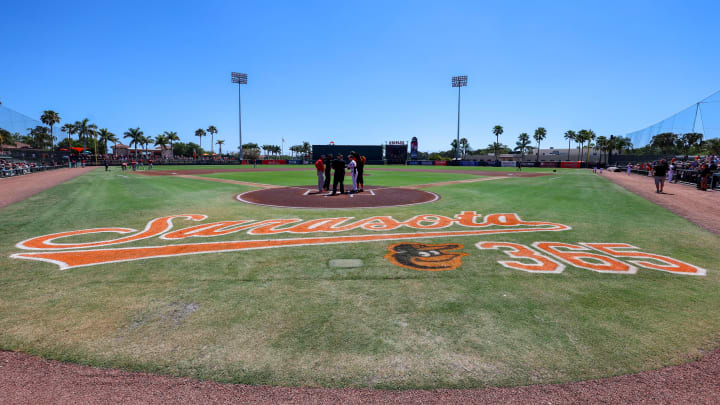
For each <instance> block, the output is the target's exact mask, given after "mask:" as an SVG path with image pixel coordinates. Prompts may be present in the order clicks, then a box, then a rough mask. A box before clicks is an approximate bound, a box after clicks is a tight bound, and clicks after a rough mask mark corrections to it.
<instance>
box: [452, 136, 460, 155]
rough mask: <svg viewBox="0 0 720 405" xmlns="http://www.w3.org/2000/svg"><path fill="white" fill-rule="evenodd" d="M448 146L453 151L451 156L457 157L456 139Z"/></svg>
mask: <svg viewBox="0 0 720 405" xmlns="http://www.w3.org/2000/svg"><path fill="white" fill-rule="evenodd" d="M450 146H452V148H453V151H454V153H453V156H457V155H458V141H457V139H453V140H452V142H450Z"/></svg>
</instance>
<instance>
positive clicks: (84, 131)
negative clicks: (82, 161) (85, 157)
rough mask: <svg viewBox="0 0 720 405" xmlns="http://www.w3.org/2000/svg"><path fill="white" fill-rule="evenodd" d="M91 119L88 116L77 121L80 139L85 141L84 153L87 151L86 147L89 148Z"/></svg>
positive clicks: (76, 125) (76, 126)
mask: <svg viewBox="0 0 720 405" xmlns="http://www.w3.org/2000/svg"><path fill="white" fill-rule="evenodd" d="M89 122H90V120H89V119H88V118H85V119H84V120H82V121H75V128H76V130H77V135H78V139H79V140H81V141H82V143H83V153H85V149H87V142H86V141H87V137H88V134H89V133H90V128H89V126H88V125H90V124H89Z"/></svg>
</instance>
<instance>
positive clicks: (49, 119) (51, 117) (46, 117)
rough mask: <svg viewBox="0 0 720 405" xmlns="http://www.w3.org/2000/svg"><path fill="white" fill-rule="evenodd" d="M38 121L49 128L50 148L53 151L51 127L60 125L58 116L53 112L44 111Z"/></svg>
mask: <svg viewBox="0 0 720 405" xmlns="http://www.w3.org/2000/svg"><path fill="white" fill-rule="evenodd" d="M40 121H42V122H43V124H45V125H47V126H49V127H50V147H51V149H52V150H53V151H54V150H55V137H54V136H53V125H55V124H59V123H60V115H58V113H56V112H55V111H53V110H45V111H43V114H42V115H41V116H40Z"/></svg>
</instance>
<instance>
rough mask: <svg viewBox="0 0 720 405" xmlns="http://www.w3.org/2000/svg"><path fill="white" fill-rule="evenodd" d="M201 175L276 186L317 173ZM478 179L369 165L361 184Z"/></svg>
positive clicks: (309, 180)
mask: <svg viewBox="0 0 720 405" xmlns="http://www.w3.org/2000/svg"><path fill="white" fill-rule="evenodd" d="M202 176H203V177H214V178H219V179H230V180H239V181H248V182H253V183H264V184H275V185H280V186H297V185H312V184H317V174H316V172H315V169H314V168H312V169H310V168H309V167H308V168H307V170H302V171H290V172H287V171H272V172H263V171H243V172H226V173H215V174H206V175H202ZM474 178H478V176H477V175H473V174H462V173H447V172H438V173H426V172H410V171H408V172H402V173H398V172H394V171H385V170H373V169H372V168H369V169H368V170H367V171H366V172H365V184H366V185H368V186H369V185H373V186H385V187H399V186H407V185H412V184H428V183H439V182H445V181H452V180H464V179H474ZM351 181H352V180H351V179H350V176H346V180H345V182H346V184H350V183H351Z"/></svg>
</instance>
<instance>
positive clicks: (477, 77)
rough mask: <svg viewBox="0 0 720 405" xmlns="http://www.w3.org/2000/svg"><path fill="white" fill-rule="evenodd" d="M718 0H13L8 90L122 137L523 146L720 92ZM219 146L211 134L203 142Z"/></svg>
mask: <svg viewBox="0 0 720 405" xmlns="http://www.w3.org/2000/svg"><path fill="white" fill-rule="evenodd" d="M719 11H720V3H718V2H711V1H675V2H666V1H617V2H615V1H595V2H590V1H577V0H576V1H495V2H480V1H471V2H450V1H446V2H438V1H435V2H423V1H379V2H373V1H357V2H355V1H347V2H339V1H328V2H314V1H313V2H304V3H303V2H283V1H275V2H263V1H258V2H240V1H232V2H231V1H228V2H216V1H196V2H183V1H173V2H160V1H122V2H75V1H68V2H54V1H53V2H42V1H38V2H20V1H14V2H6V3H5V4H3V6H2V13H3V18H2V19H0V21H2V22H0V37H1V38H2V40H1V41H0V43H2V45H0V51H1V52H0V55H2V62H1V63H0V101H2V102H3V105H5V106H7V107H9V108H12V109H14V110H16V111H19V112H22V113H24V114H27V115H30V116H32V117H39V115H40V114H41V113H42V111H43V110H45V109H54V110H55V111H57V112H58V113H59V114H60V116H61V117H62V118H63V122H64V121H75V120H79V119H82V118H85V117H87V118H90V120H91V121H94V122H95V123H97V124H98V125H99V126H100V127H107V128H109V129H110V130H111V131H113V132H115V133H116V134H118V135H121V134H122V133H123V132H124V131H126V130H127V128H129V127H137V126H139V127H140V128H141V129H142V130H143V131H144V132H145V134H146V135H151V136H154V135H156V134H158V133H162V132H163V131H167V130H174V131H177V132H178V133H179V135H180V137H181V138H182V140H183V141H186V142H187V141H194V142H197V138H196V137H194V136H193V134H194V131H195V129H197V128H207V126H208V125H215V126H216V127H217V128H218V129H219V131H220V132H219V134H218V135H216V139H224V140H225V141H226V144H225V145H226V146H225V148H224V150H236V147H237V144H238V135H237V132H238V131H237V129H238V122H237V86H236V85H233V84H231V83H230V72H231V71H240V72H246V73H248V75H249V83H248V85H247V86H243V88H242V97H243V98H242V100H243V142H256V143H259V144H266V143H270V144H278V145H279V144H280V141H281V139H282V138H285V140H286V142H285V148H287V147H288V146H290V145H293V144H298V143H302V142H303V141H308V142H310V143H314V144H325V143H328V142H330V141H334V142H335V143H338V144H347V143H362V144H380V143H382V142H385V141H391V140H409V139H410V138H411V137H413V136H417V137H418V138H419V141H420V150H423V151H437V150H445V149H449V148H450V146H449V143H450V141H451V140H452V139H453V138H454V137H455V132H456V120H457V116H456V114H457V92H456V89H453V88H451V87H450V78H451V76H453V75H456V74H467V75H468V76H469V85H468V87H466V88H463V90H462V112H461V113H462V121H461V136H463V137H467V138H468V139H469V141H470V145H471V147H473V148H479V147H485V146H487V145H488V144H489V143H491V142H492V141H493V140H494V139H493V138H494V137H493V135H492V134H491V132H490V130H491V128H492V127H493V126H494V125H498V124H499V125H502V126H503V127H504V128H505V134H504V135H502V136H501V141H502V142H503V143H505V144H510V145H514V143H515V140H516V138H517V135H518V134H519V133H520V132H528V133H530V134H531V135H532V133H533V131H534V130H535V128H537V127H538V126H544V127H545V128H547V130H548V138H547V140H546V141H545V142H544V145H547V146H555V147H563V146H565V147H566V145H567V143H566V142H565V141H564V140H563V138H562V134H563V133H564V132H565V131H566V130H568V129H575V130H577V129H581V128H592V129H593V130H595V132H596V133H597V134H598V135H606V136H607V135H610V134H616V135H617V134H625V133H628V132H631V131H634V130H637V129H640V128H642V127H645V126H648V125H650V124H653V123H655V122H657V121H659V120H661V119H663V118H665V117H667V116H669V115H671V114H673V113H675V112H677V111H679V110H681V109H683V108H685V107H687V106H688V105H691V104H693V103H694V102H696V101H699V100H700V99H702V98H704V97H706V96H707V95H709V94H711V93H712V92H714V91H716V90H718V89H720V76H718V74H717V71H718V67H719V66H720V60H719V59H720V55H718V53H717V52H716V50H717V40H718V38H720V25H718V24H717V23H716V17H717V15H718V12H719ZM208 143H209V140H207V139H203V146H204V147H206V148H207V146H208Z"/></svg>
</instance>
